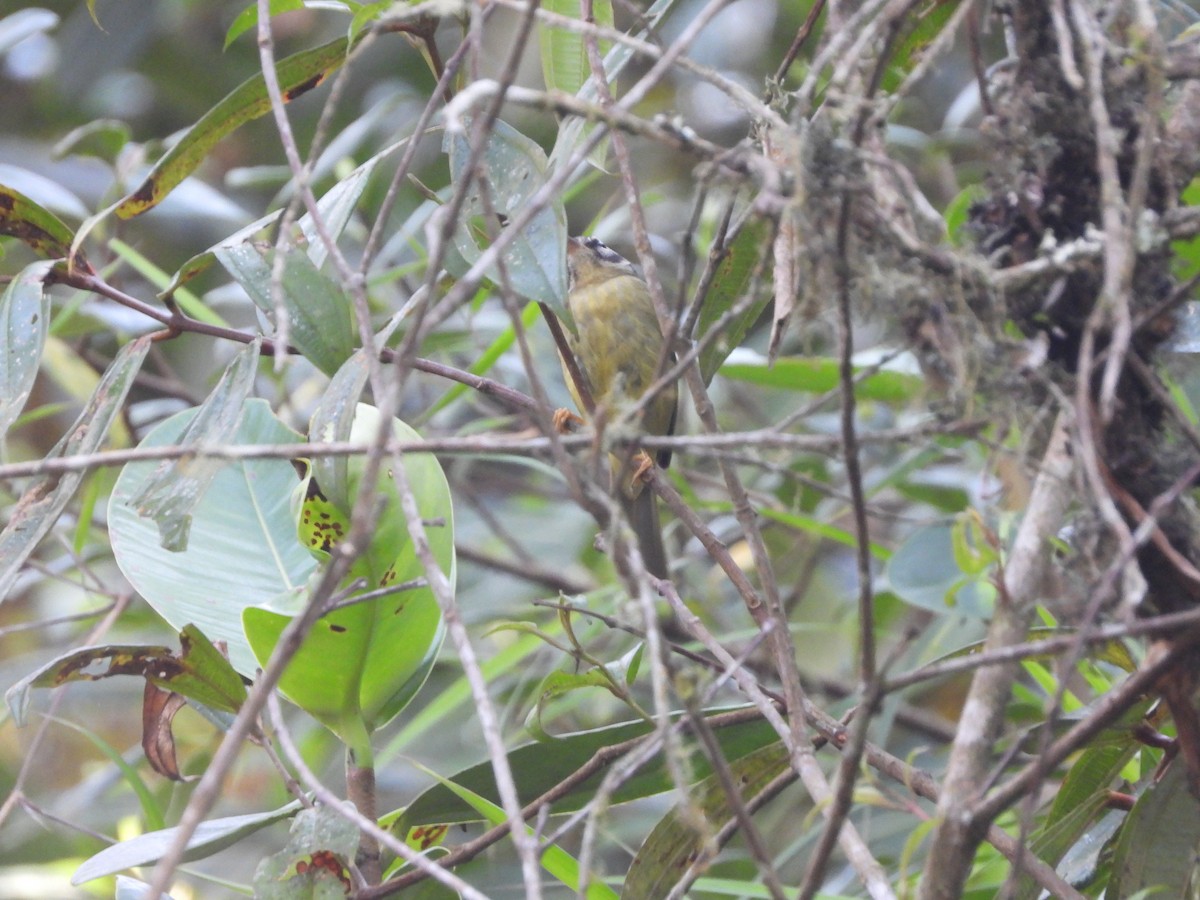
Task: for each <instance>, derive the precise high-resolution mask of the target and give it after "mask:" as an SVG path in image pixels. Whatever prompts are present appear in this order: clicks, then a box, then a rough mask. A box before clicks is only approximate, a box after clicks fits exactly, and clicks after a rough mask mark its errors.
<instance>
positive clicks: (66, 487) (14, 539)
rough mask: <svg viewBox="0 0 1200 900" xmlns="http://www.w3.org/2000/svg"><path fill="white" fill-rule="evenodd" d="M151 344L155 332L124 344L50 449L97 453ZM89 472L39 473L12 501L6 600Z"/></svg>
mask: <svg viewBox="0 0 1200 900" xmlns="http://www.w3.org/2000/svg"><path fill="white" fill-rule="evenodd" d="M149 349H150V338H149V336H145V337H140V338H138V339H137V340H134V341H130V342H129V343H128V344H126V345H125V346H124V347H122V348H121V352H120V353H118V354H117V356H116V359H114V360H113V361H112V362H111V363H110V364H109V366H108V369H107V370H106V371H105V373H104V377H103V378H101V379H100V383H99V385H97V387H96V390H95V392H94V393H93V394H92V396H91V399H90V400H88V403H87V405H86V406H85V407H84V409H83V412H81V413H80V414H79V418H77V419H76V420H75V422H74V424H73V425H71V427H70V428H68V429H67V432H66V434H65V435H64V436H63V438H62V439H61V440H60V441H59V442H58V443H57V444H55V445H54V448H53V449H52V450H51V451H50V452H49V453H48V454H47V455H46V458H47V459H65V458H68V457H72V456H86V455H87V454H89V453H95V452H96V451H97V450H98V449H100V446H101V445H102V444H103V443H104V441H105V439H106V438H107V437H108V434H109V432H110V430H111V429H112V428H113V425H114V423H115V422H117V421H119V416H120V413H121V412H122V410H123V409H124V406H125V396H126V394H128V392H129V389H130V387H132V386H133V379H134V377H135V376H136V375H137V373H138V370H139V369H140V368H141V365H142V360H143V359H144V358H145V356H146V352H147V351H148V350H149ZM83 474H84V473H83V472H64V473H62V474H59V475H48V476H46V477H44V478H41V479H39V480H38V481H37V482H35V483H34V484H33V486H32V487H30V488H29V489H28V490H26V491H25V493H24V494H23V495H22V496H21V499H20V500H19V501H18V502H17V503H16V504H15V505H14V506H13V507H12V512H11V515H10V516H9V519H8V524H7V525H5V526H4V530H3V531H0V604H2V603H3V602H4V599H5V598H7V597H9V596H10V590H11V588H12V585H13V582H14V581H15V580H16V577H17V573H18V572H19V571H20V569H21V566H22V564H23V563H24V562H25V560H26V559H28V558H29V554H31V553H32V552H33V550H34V548H35V547H36V546H37V545H38V542H39V541H41V539H42V538H43V537H45V536H46V534H47V532H49V531H50V529H51V528H52V527H54V523H55V522H57V521H58V517H59V515H61V514H62V511H63V510H64V509H65V508H66V506H67V504H68V503H69V502H70V500H71V498H72V497H73V496H74V495H75V491H76V489H77V488H78V487H79V483H80V482H81V481H82V480H83Z"/></svg>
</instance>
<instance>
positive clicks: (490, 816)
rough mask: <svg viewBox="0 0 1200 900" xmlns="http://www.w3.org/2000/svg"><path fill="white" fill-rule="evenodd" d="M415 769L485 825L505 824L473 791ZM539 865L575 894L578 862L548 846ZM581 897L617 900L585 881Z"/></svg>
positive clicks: (600, 886)
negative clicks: (585, 884) (474, 814)
mask: <svg viewBox="0 0 1200 900" xmlns="http://www.w3.org/2000/svg"><path fill="white" fill-rule="evenodd" d="M418 768H420V769H422V770H424V771H425V772H428V773H429V774H430V775H433V777H434V778H436V779H437V780H438V781H439V782H440V783H441V784H442V785H443V786H444V787H445V788H446V789H447V790H448V791H450V792H451V793H453V794H454V795H455V796H456V797H458V798H459V799H460V800H462V801H463V802H465V803H468V804H470V806H471V808H472V809H474V810H475V811H476V812H477V813H479V814H480V815H481V816H483V818H484V819H485V821H487V822H488V823H489V824H491V825H501V824H503V823H504V822H506V821H508V816H506V815H505V814H504V810H503V809H502V808H501V807H500V806H498V805H497V804H495V803H492V802H491V801H490V800H488V799H486V798H484V797H481V796H479V794H476V793H475V792H474V791H471V790H468V789H467V788H464V787H462V786H461V785H458V784H455V783H454V782H453V781H450V780H449V779H446V778H442V777H441V776H440V775H438V774H437V773H436V772H433V771H432V770H431V769H428V768H426V767H425V766H419V767H418ZM525 830H526V831H527V832H528V833H529V834H533V829H532V828H530V827H529V826H528V825H526V826H525ZM541 863H542V866H543V867H544V868H545V870H546V871H547V872H549V873H550V874H551V875H553V876H554V877H555V878H557V879H558V880H559V882H560V883H562V884H564V885H566V886H567V887H568V888H569V889H570V890H571V891H573V892H575V893H576V894H578V893H579V892H580V886H581V884H582V879H581V877H580V872H579V861H578V860H576V859H575V858H574V857H573V856H571V855H570V854H569V853H567V852H566V851H565V850H563V849H562V847H560V846H558V845H557V844H549V845H547V846H546V847H544V848H543V849H542V852H541ZM583 896H584V897H586V898H587V900H617V894H616V892H614V891H613V890H612V888H610V887H609V886H608V885H606V884H604V883H603V882H601V881H595V880H592V879H590V878H589V879H588V881H587V886H586V888H585V889H584V890H583Z"/></svg>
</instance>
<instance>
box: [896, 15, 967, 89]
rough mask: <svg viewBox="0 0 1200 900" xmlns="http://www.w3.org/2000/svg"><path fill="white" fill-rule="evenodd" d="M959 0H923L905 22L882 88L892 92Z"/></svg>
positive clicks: (945, 22) (935, 36)
mask: <svg viewBox="0 0 1200 900" xmlns="http://www.w3.org/2000/svg"><path fill="white" fill-rule="evenodd" d="M959 2H960V0H922V2H920V3H917V4H914V6H916V7H917V8H916V9H914V10H913V13H912V15H911V16H909V17H907V18H906V19H905V22H904V26H905V27H904V28H903V29H902V30H901V33H900V36H899V39H898V40H896V41H895V44H894V46H895V50H894V52H893V53H892V58H891V59H890V60H889V62H888V67H887V69H886V70H885V72H884V76H883V90H884V91H887V92H893V91H895V90H896V89H897V88H898V87H900V84H901V83H902V82H903V80H904V78H905V77H906V76H907V75H908V74H909V73H910V72H911V71H912V70H913V69H914V68H916V66H917V65H919V64H920V62H921V60H922V58H923V57H924V54H925V50H926V49H927V48H928V47H929V45H930V44H932V43H933V42H934V40H935V39H936V38H937V36H938V34H939V33H940V32H941V30H942V28H944V27H945V25H946V24H947V22H949V20H950V17H951V16H952V15H953V14H954V11H955V9H956V8H957V7H958V5H959Z"/></svg>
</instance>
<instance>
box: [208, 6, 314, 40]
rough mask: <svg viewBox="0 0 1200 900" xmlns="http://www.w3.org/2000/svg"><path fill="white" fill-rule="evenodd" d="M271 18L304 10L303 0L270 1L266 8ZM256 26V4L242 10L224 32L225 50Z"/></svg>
mask: <svg viewBox="0 0 1200 900" xmlns="http://www.w3.org/2000/svg"><path fill="white" fill-rule="evenodd" d="M268 9H269V10H270V14H271V17H272V18H274V17H275V16H277V15H279V14H280V13H285V12H292V11H293V10H297V9H304V0H270V4H269V6H268ZM257 25H258V4H257V3H251V4H250V5H249V6H247V7H246V8H245V9H243V10H242V11H241V12H240V13H238V16H237V18H236V19H234V20H233V24H232V25H230V26H229V30H228V31H226V32H225V47H224V49H225V50H228V49H229V45H230V44H232V43H233V42H234V41H236V40H237V39H238V38H239V37H241V36H242V35H243V34H245V33H246V32H247V31H249V30H250V29H251V28H254V27H255V26H257Z"/></svg>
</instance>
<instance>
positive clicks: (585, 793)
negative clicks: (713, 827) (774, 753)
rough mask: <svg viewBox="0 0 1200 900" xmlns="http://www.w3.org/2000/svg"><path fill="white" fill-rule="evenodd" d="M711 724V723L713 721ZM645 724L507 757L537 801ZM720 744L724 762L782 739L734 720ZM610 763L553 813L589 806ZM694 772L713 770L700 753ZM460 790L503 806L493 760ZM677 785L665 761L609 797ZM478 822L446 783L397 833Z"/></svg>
mask: <svg viewBox="0 0 1200 900" xmlns="http://www.w3.org/2000/svg"><path fill="white" fill-rule="evenodd" d="M710 721H711V720H710ZM653 727H654V726H653V725H650V724H647V723H646V722H642V721H636V722H627V723H624V724H621V725H610V726H608V727H605V728H597V729H595V730H592V731H581V732H578V733H576V734H570V735H565V736H562V737H559V738H557V739H556V740H555V741H554V742H553V743H550V744H545V743H542V742H534V743H531V744H525V745H523V746H521V747H517V748H516V749H514V750H512V751H511V752H510V753H509V755H508V760H509V764H510V765H511V766H512V770H513V777H514V778H515V779H516V783H517V790H518V792H519V793H520V794H521V796H522V797H537V796H540V795H541V794H543V793H545V792H546V791H547V790H549V789H550V788H552V787H554V786H555V785H557V784H559V783H560V782H562V781H563V780H564V779H565V778H567V777H568V776H569V775H572V774H574V773H575V772H576V771H577V770H578V769H580V768H581V767H582V766H584V765H585V764H586V763H587V762H588V761H589V760H591V759H592V757H593V756H594V755H595V754H596V753H597V751H599V750H602V749H604V748H606V747H612V746H614V745H616V744H621V743H623V742H625V741H631V740H634V739H637V738H642V737H645V736H646V735H647V734H649V733H650V732H651V731H652V730H653ZM714 733H715V735H716V738H717V742H718V743H719V744H720V746H721V752H722V753H724V755H725V757H726V759H738V758H740V757H742V756H745V755H746V754H747V753H751V752H753V751H754V750H757V749H759V748H760V747H763V746H766V745H767V744H769V743H773V742H774V741H775V740H778V737H779V736H778V735H777V734H776V733H775V730H774V729H773V728H772V727H771V726H770V725H769V724H767V723H766V722H764V721H762V720H761V719H749V720H748V721H733V722H729V723H725V724H723V725H722V727H717V728H714ZM611 765H612V763H611V762H610V763H606V764H605V765H604V766H601V767H600V768H599V770H598V771H596V772H595V773H594V774H592V775H591V776H590V777H589V778H587V780H585V781H583V782H581V783H580V784H579V785H577V786H576V787H575V788H574V789H572V790H571V791H570V792H568V793H567V794H566V795H565V796H563V797H562V798H560V799H559V800H558V802H556V803H555V805H554V812H555V813H565V812H572V811H574V810H577V809H579V808H580V807H582V806H583V805H584V804H586V803H587V802H588V801H589V800H590V799H591V798H592V797H593V796H594V794H595V792H596V788H598V787H599V786H600V782H601V780H602V779H603V778H604V775H605V774H606V773H607V771H608V768H609V766H611ZM690 771H691V772H692V773H693V775H694V776H695V777H696V778H697V779H701V778H706V777H708V775H710V774H711V773H712V767H711V766H710V765H709V764H708V762H707V761H706V760H705V759H704V758H703V757H702V756H700V755H696V756H695V757H694V758H693V759H692V760H691V769H690ZM451 780H452V781H453V782H454V783H455V784H456V785H458V786H459V787H461V788H465V789H466V790H469V791H472V792H474V793H476V794H479V795H481V796H483V797H486V798H487V799H488V800H490V801H491V802H493V803H499V802H500V799H499V794H498V792H497V790H496V783H495V776H494V774H493V772H492V765H491V763H490V762H485V763H480V764H479V765H476V766H472V767H470V768H468V769H464V770H463V771H461V772H458V773H457V774H455V775H453V776H451ZM674 786H675V785H674V782H673V780H672V779H671V776H670V774H669V773H668V772H667V770H666V768H665V767H664V765H663V763H662V757H661V756H659V757H656V759H655V761H654V762H653V763H651V764H649V765H647V766H644V767H643V768H642V769H641V770H639V772H638V774H637V775H636V776H634V777H633V778H631V779H629V780H628V781H626V782H625V783H624V784H622V786H621V787H620V788H618V789H617V790H616V792H615V793H614V794H613V795H612V796H611V797H610V798H609V800H610V802H611V803H613V804H617V803H628V802H629V801H631V800H638V799H641V798H642V797H649V796H652V795H653V794H660V793H662V792H664V791H669V790H671V789H673V788H674ZM478 820H479V814H478V812H476V811H475V810H474V809H473V808H472V807H471V806H470V805H469V804H466V803H464V802H463V801H462V800H461V799H460V798H459V797H458V796H457V795H456V794H455V793H454V792H452V791H450V790H448V789H447V788H446V787H445V786H443V785H435V786H434V787H432V788H430V789H429V790H427V791H425V793H423V794H421V796H419V797H418V798H417V799H416V800H414V801H413V802H412V803H411V804H409V806H408V808H407V809H405V810H404V812H403V814H402V815H400V816H399V817H398V818H397V819H396V823H397V824H396V828H395V833H396V834H398V835H404V834H406V833H407V831H408V829H409V828H411V827H413V826H415V825H433V824H457V823H460V822H474V821H478Z"/></svg>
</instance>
